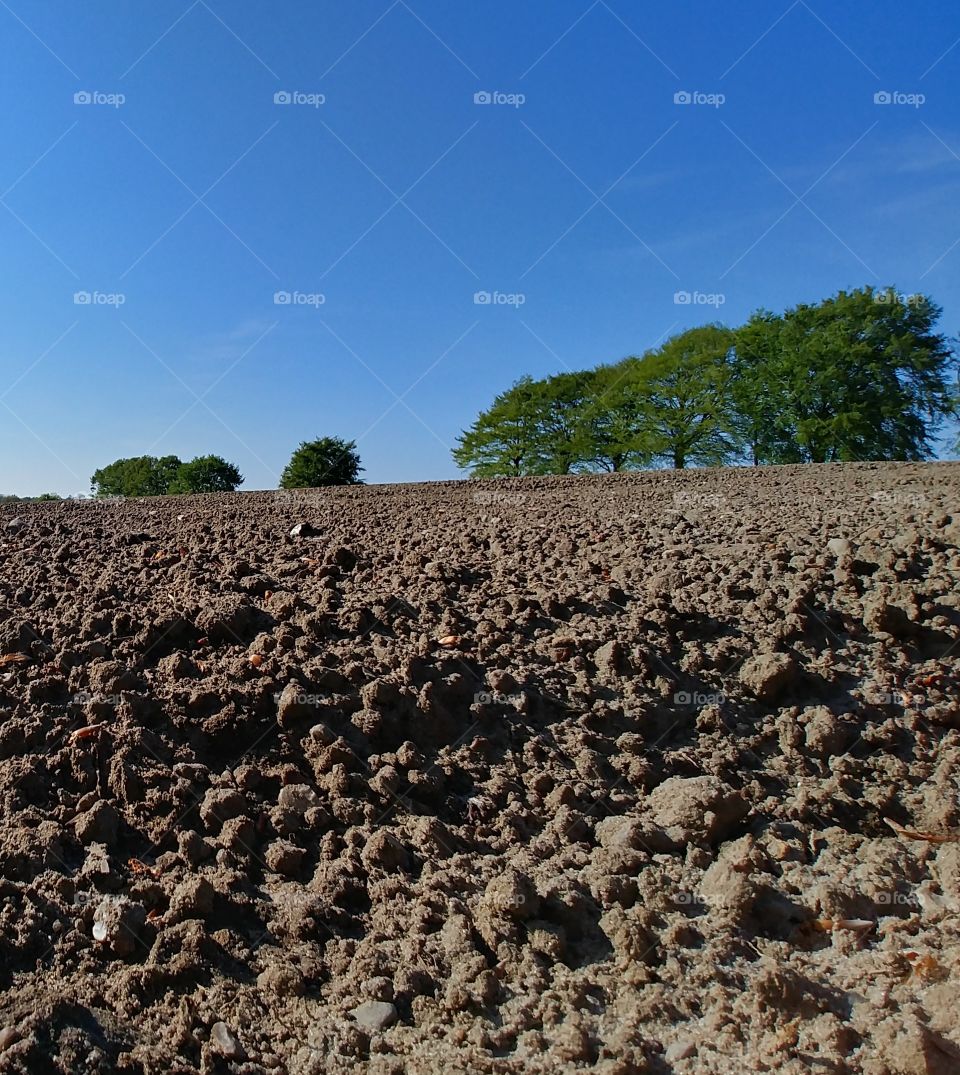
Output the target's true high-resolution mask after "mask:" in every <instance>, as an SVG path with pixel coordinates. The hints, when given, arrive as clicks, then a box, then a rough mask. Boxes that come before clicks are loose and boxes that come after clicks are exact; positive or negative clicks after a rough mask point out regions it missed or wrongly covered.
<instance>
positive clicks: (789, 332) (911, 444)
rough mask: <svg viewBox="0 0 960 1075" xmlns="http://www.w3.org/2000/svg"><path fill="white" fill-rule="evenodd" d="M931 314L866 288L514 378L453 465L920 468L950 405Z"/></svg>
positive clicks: (922, 301) (945, 362) (479, 469)
mask: <svg viewBox="0 0 960 1075" xmlns="http://www.w3.org/2000/svg"><path fill="white" fill-rule="evenodd" d="M940 313H941V311H940V309H939V307H937V306H936V305H935V304H934V303H933V302H932V300H931V299H929V298H927V297H926V296H922V295H919V296H912V297H911V298H909V299H904V298H902V297H901V296H899V295H898V294H897V293H896V292H895V291H893V290H892V289H890V290H888V291H879V292H878V291H874V290H873V289H872V288H869V287H867V288H863V289H860V290H857V291H851V292H843V291H842V292H840V293H839V294H837V295H835V296H833V297H831V298H828V299H825V300H824V301H823V302H821V303H818V304H816V305H799V306H796V307H794V308H792V309H790V310H787V311H786V312H785V313H784V314H782V315H777V314H773V313H769V312H767V311H759V312H758V313H755V314H754V315H753V316H752V317H751V318H750V320H749V321H748V322H747V323H746V324H745V325H743V326H741V327H740V328H738V329H736V330H733V329H729V328H726V327H724V326H723V325H715V324H713V325H702V326H700V327H698V328H693V329H689V330H688V331H686V332H682V333H680V334H679V335H677V336H674V337H672V338H671V339H669V340H667V341H666V342H665V343H664V344H663V346H662V347H660V348H659V349H658V350H657V351H655V352H652V353H648V354H646V355H643V356H642V357H632V358H626V359H624V360H623V361H621V362H618V363H616V364H614V365H601V366H598V367H597V368H596V369H593V370H589V371H581V372H577V373H561V374H557V375H555V376H553V377H547V378H545V379H543V380H539V381H535V380H533V379H532V378H531V377H523V378H521V380H519V381H517V382H516V383H515V384H514V385H513V387H512V388H510V389H508V390H507V391H506V392H503V393H501V394H500V395H499V396H497V398H496V399H495V400H494V401H493V404H492V406H491V407H490V408H489V410H486V411H484V412H482V413H481V414H480V415H479V416H478V417H477V420H476V421H475V422H474V423H473V425H472V426H471V427H470V429H468V430H466V431H465V432H464V433H462V434H461V436H460V437H459V439H458V442H457V446H456V447H455V448H454V450H453V458H454V460H455V461H456V463H457V464H458V465H459V466H460V467H462V468H463V469H467V470H470V471H471V473H472V474H473V475H474V476H475V477H480V478H486V477H499V476H503V475H507V476H516V477H519V476H522V475H525V474H569V473H573V472H579V471H595V470H605V471H617V470H624V469H628V468H632V467H641V466H650V465H652V464H662V465H667V466H672V467H677V468H681V467H686V466H691V465H697V466H716V465H722V464H728V463H732V462H735V461H737V460H744V459H745V460H747V461H749V462H752V463H755V464H760V463H802V462H831V461H834V460H858V459H862V460H867V459H925V458H928V457H929V456H930V455H931V453H932V447H931V441H932V437H933V435H934V433H935V432H936V431H937V429H938V427H939V425H940V423H941V422H942V421H943V420H944V419H945V418H946V417H948V416H951V415H952V416H954V417H955V416H956V415H957V412H958V406H960V394H958V392H957V391H956V389H955V388H953V387H952V384H953V382H952V380H951V378H952V377H953V376H954V375H955V373H956V368H957V367H956V358H955V355H954V352H953V348H952V345H951V342H950V341H948V340H947V338H946V337H944V336H943V335H940V334H938V333H937V332H936V331H935V326H936V323H937V321H938V319H939V317H940ZM958 449H960V445H958Z"/></svg>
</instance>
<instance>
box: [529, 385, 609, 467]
mask: <svg viewBox="0 0 960 1075" xmlns="http://www.w3.org/2000/svg"><path fill="white" fill-rule="evenodd" d="M592 382H593V374H592V373H591V372H589V371H586V370H585V371H582V372H577V373H572V372H571V373H558V374H555V375H554V376H552V377H548V378H547V379H546V380H544V381H535V382H533V384H534V388H535V391H534V393H533V398H532V402H533V404H534V407H535V413H536V420H537V424H536V453H535V454H536V456H537V462H536V463H535V464H534V466H535V468H536V469H537V470H538V471H539V472H541V473H543V474H570V473H571V472H572V471H573V470H575V469H579V468H580V467H582V466H583V465H585V464H587V463H588V461H589V460H590V458H591V456H592V455H593V454H594V453H593V452H592V450H591V446H590V443H589V429H588V426H587V423H586V421H585V418H586V407H587V404H588V402H589V400H590V393H591V385H592Z"/></svg>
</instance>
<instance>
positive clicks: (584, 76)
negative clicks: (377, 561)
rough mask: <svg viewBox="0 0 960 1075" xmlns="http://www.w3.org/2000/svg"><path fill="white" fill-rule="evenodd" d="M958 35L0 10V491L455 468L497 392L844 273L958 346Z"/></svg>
mask: <svg viewBox="0 0 960 1075" xmlns="http://www.w3.org/2000/svg"><path fill="white" fill-rule="evenodd" d="M958 41H960V7H958V5H957V4H956V0H930V2H922V0H921V2H919V3H917V4H914V5H907V4H904V3H903V2H902V0H897V2H894V0H875V2H873V3H871V4H869V5H866V4H840V5H838V4H827V3H826V2H825V0H814V2H813V3H809V4H808V3H806V2H805V0H798V2H796V3H793V2H792V0H738V2H737V3H736V4H714V3H706V2H690V3H674V4H653V3H644V4H639V3H636V2H634V3H629V2H627V0H598V2H596V3H594V2H592V0H549V2H541V3H534V2H532V0H512V2H510V3H507V2H492V0H479V2H477V3H454V2H452V0H445V2H441V0H409V3H408V2H406V0H397V2H392V0H349V2H347V0H337V2H334V0H315V2H304V3H294V4H279V5H277V4H265V3H253V2H250V0H233V2H232V3H229V4H227V3H225V2H224V0H197V2H195V3H191V0H177V2H176V3H173V2H167V0H154V2H152V3H150V4H137V5H126V4H119V3H98V4H78V3H76V2H73V0H70V2H67V0H47V2H45V3H43V4H40V3H38V2H37V0H32V2H28V0H10V3H7V2H6V0H0V42H2V44H0V48H2V63H0V92H2V99H3V101H4V107H3V110H2V113H0V124H2V144H3V148H4V151H3V154H2V157H0V169H2V170H0V196H2V198H0V251H2V253H0V266H2V274H3V277H2V294H3V298H4V301H3V311H4V316H3V317H2V319H0V404H2V405H0V466H2V474H3V476H2V479H0V491H3V492H15V493H21V494H27V493H36V492H40V491H43V490H55V491H58V492H61V493H77V492H81V491H86V490H88V488H89V476H90V474H91V473H92V472H93V470H94V469H96V467H98V466H100V465H102V464H104V463H107V462H109V461H111V460H113V459H115V458H117V457H119V456H128V455H139V454H144V453H150V454H166V453H174V454H178V455H180V456H181V457H182V458H185V459H186V458H189V457H191V456H193V455H196V454H205V453H207V452H215V453H217V454H221V455H224V456H226V457H227V458H228V459H231V460H233V461H235V462H236V463H237V464H238V465H239V466H240V468H241V470H242V471H243V473H244V474H245V475H246V478H247V481H246V486H245V487H246V488H270V487H273V486H275V485H276V481H277V477H278V474H279V471H280V470H281V469H282V467H283V465H284V464H285V462H286V461H287V459H288V457H289V454H290V452H291V450H292V449H293V448H294V447H295V446H296V444H297V443H298V442H299V441H300V440H303V439H308V438H312V437H313V436H315V435H322V434H335V435H341V436H344V437H352V438H356V439H357V440H358V441H359V447H360V451H361V455H362V457H363V461H364V463H365V465H366V468H367V472H366V478H367V479H368V480H369V481H373V482H390V481H407V480H420V479H424V480H426V479H438V478H448V477H454V476H456V474H457V472H456V469H455V467H454V465H453V463H452V461H451V459H450V454H449V446H450V445H452V443H453V440H454V438H455V436H456V435H457V433H458V432H459V431H460V430H461V429H462V428H463V427H464V426H466V425H468V424H469V423H470V421H472V419H473V417H474V416H475V415H476V412H477V411H478V410H479V409H480V408H481V407H482V406H484V405H486V404H487V403H488V402H489V400H490V399H491V398H492V396H493V395H494V394H495V393H496V392H498V391H500V390H502V389H503V388H505V387H506V386H507V385H509V384H510V383H511V382H512V381H513V380H514V379H516V378H517V377H518V376H520V375H521V374H523V373H527V372H529V373H532V374H534V375H542V374H546V373H549V372H554V371H557V370H561V369H564V368H577V367H582V366H586V365H592V364H595V363H597V362H600V361H609V360H615V359H617V358H620V357H622V356H624V355H626V354H630V353H636V352H639V351H642V350H644V349H645V348H647V347H649V346H652V345H654V344H655V343H657V342H658V341H659V340H660V339H661V338H662V337H663V336H664V335H667V334H670V333H671V332H674V331H677V330H678V329H681V328H683V327H686V326H688V325H691V324H695V323H698V322H701V321H704V320H711V319H714V318H716V317H717V316H719V318H721V319H723V320H725V321H728V322H729V323H736V322H738V321H740V320H742V319H744V318H746V317H747V316H748V315H749V313H750V312H751V311H752V310H754V309H756V308H758V307H767V308H772V309H780V308H783V307H784V306H785V305H789V304H792V303H794V302H797V301H801V300H814V299H817V298H819V297H822V296H825V295H827V294H829V293H831V292H833V291H835V290H837V289H839V288H843V287H854V286H860V285H863V284H867V283H873V284H877V285H887V284H893V285H895V286H896V287H898V288H900V289H901V290H903V291H905V292H913V291H918V290H922V291H926V292H929V293H931V294H932V295H933V296H934V297H935V298H936V299H937V300H938V301H939V302H940V303H941V305H943V307H944V309H945V316H944V321H943V328H944V329H945V330H947V331H949V332H950V333H951V334H954V333H956V331H957V329H958V328H960V298H958V295H957V281H958V270H960V216H958V212H957V209H958V206H960V107H958V94H957V85H958V83H960V43H958ZM684 91H685V92H687V93H689V94H698V95H699V96H698V97H697V98H696V101H695V102H694V103H690V104H677V103H675V100H674V98H675V94H677V93H681V92H684ZM878 92H887V93H891V94H894V93H896V94H900V95H914V97H912V98H911V97H909V96H901V97H898V98H897V100H896V101H894V102H893V103H890V104H877V103H875V100H874V97H875V94H877V93H878ZM278 93H280V94H282V93H288V94H299V95H302V96H299V97H297V98H296V101H295V102H294V103H290V104H277V103H275V100H274V98H275V95H276V94H278ZM478 93H488V94H494V93H499V94H501V95H504V96H503V97H501V98H497V102H500V103H497V102H494V103H489V104H483V103H479V104H478V103H475V94H478ZM77 94H88V95H96V96H95V99H94V101H93V102H92V103H87V104H84V103H75V95H77ZM116 95H122V96H123V98H124V100H123V103H118V100H117V98H116ZM309 95H323V96H324V98H325V100H324V103H322V104H321V105H319V106H317V107H314V104H312V103H310V100H311V98H310V96H309ZM516 95H523V97H524V98H525V100H523V102H522V103H519V100H518V98H517V96H516ZM716 95H723V97H725V101H723V103H722V104H719V106H717V98H716ZM915 95H923V97H924V98H925V100H924V101H923V103H921V104H919V106H918V105H917V99H916V97H915ZM81 100H83V98H82V97H81ZM314 100H315V98H314ZM911 101H912V103H911ZM297 102H300V103H297ZM698 102H699V103H698ZM710 102H713V103H710ZM798 199H799V200H798ZM78 292H81V293H83V292H86V293H89V294H90V295H92V296H94V299H93V301H91V302H89V303H87V304H82V303H77V302H75V301H74V296H75V293H78ZM277 292H286V293H289V294H290V295H293V296H295V298H294V300H293V301H291V302H290V303H288V304H278V303H276V302H275V298H274V296H275V293H277ZM477 292H489V293H491V294H492V293H499V295H500V296H501V297H502V296H517V295H519V296H522V300H523V302H522V305H518V304H516V303H515V302H514V303H510V302H505V301H500V302H491V303H489V304H478V303H476V302H475V301H474V295H475V293H477ZM677 292H689V293H691V294H693V293H695V292H696V293H699V295H700V296H722V299H723V302H722V305H721V306H719V307H716V306H712V305H709V304H695V303H693V302H691V303H689V304H678V303H677V302H675V293H677ZM316 295H322V296H323V300H324V301H323V303H322V305H321V304H320V302H319V300H313V299H311V296H316ZM112 296H120V297H122V300H123V302H122V305H117V304H116V300H114V301H111V297H112ZM714 301H716V302H719V301H720V300H719V299H716V300H714ZM198 397H199V399H198Z"/></svg>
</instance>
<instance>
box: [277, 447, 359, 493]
mask: <svg viewBox="0 0 960 1075" xmlns="http://www.w3.org/2000/svg"><path fill="white" fill-rule="evenodd" d="M362 470H363V467H362V466H361V465H360V456H359V455H358V454H357V445H356V442H355V441H352V440H341V438H340V437H320V438H319V439H317V440H312V441H303V442H301V444H300V447H299V448H297V450H296V451H295V452H294V453H293V455H292V456H291V457H290V462H289V463H288V464H287V465H286V467H285V468H284V471H283V474H281V476H280V488H281V489H317V488H319V487H320V486H324V485H362V484H363V482H362V481H361V478H360V472H361V471H362Z"/></svg>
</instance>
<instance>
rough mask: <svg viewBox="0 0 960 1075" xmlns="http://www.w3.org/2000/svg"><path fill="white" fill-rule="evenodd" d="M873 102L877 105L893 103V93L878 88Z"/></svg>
mask: <svg viewBox="0 0 960 1075" xmlns="http://www.w3.org/2000/svg"><path fill="white" fill-rule="evenodd" d="M873 103H874V104H875V105H889V104H893V94H892V93H890V92H889V90H877V92H876V93H875V94H874V95H873Z"/></svg>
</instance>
